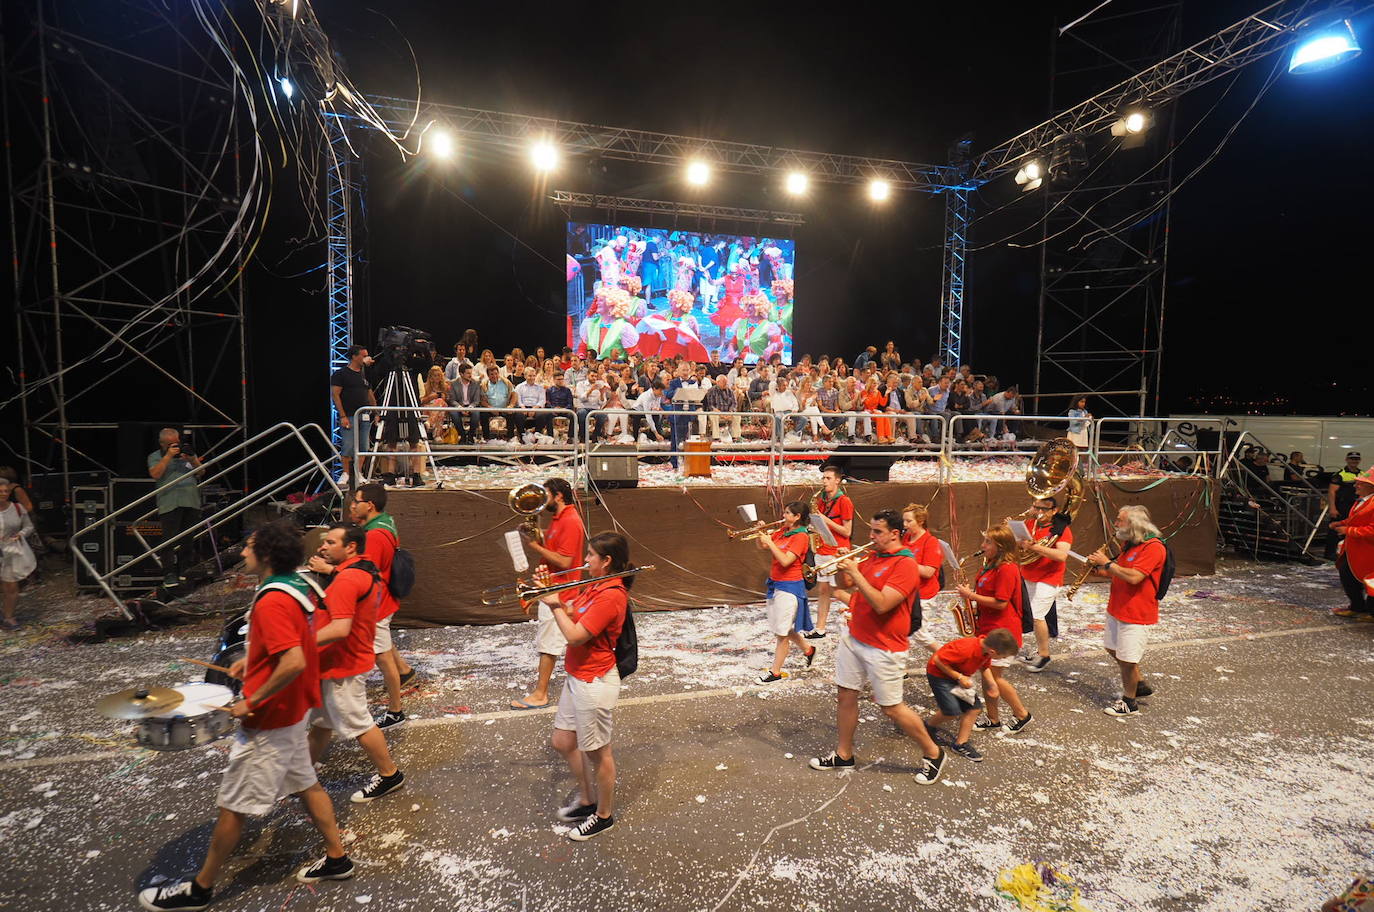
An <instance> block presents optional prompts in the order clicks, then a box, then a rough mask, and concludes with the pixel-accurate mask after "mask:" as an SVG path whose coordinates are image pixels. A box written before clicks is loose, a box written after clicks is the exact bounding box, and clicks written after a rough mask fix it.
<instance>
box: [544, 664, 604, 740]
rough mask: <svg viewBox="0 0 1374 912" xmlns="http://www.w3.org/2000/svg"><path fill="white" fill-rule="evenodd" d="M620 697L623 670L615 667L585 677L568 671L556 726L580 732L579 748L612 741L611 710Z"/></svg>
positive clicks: (555, 722) (557, 713)
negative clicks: (591, 676)
mask: <svg viewBox="0 0 1374 912" xmlns="http://www.w3.org/2000/svg"><path fill="white" fill-rule="evenodd" d="M619 699H620V672H618V671H616V670H615V669H614V668H612V669H611V670H610V671H608V672H606V673H605V674H604V675H602V676H601V677H599V678H596V679H595V680H592V681H583V680H581V679H579V678H574V677H573V676H572V675H568V676H567V678H566V683H564V685H563V693H561V694H560V695H559V697H558V711H557V712H555V713H554V714H553V727H554V728H556V729H559V730H561V731H570V732H577V749H578V750H583V751H594V750H597V749H598V748H602V747H605V746H606V745H607V744H610V743H611V732H612V730H613V729H614V726H613V724H612V723H611V710H613V709H615V704H616V701H618V700H619Z"/></svg>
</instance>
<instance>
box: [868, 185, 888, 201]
mask: <svg viewBox="0 0 1374 912" xmlns="http://www.w3.org/2000/svg"><path fill="white" fill-rule="evenodd" d="M891 195H892V185H891V184H889V183H888V182H887V181H885V180H878V179H874V180H871V181H869V182H868V198H869V199H871V200H873V202H875V203H881V202H882V201H883V200H885V199H887V198H888V197H889V196H891Z"/></svg>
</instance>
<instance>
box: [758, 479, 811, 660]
mask: <svg viewBox="0 0 1374 912" xmlns="http://www.w3.org/2000/svg"><path fill="white" fill-rule="evenodd" d="M810 519H811V510H810V509H809V508H808V507H807V506H806V504H804V503H802V502H801V501H800V500H797V501H793V502H792V503H790V504H788V505H787V506H785V507H783V508H782V528H781V529H779V530H777V531H776V532H774V533H773V534H772V535H771V536H768V535H760V536H758V539H757V540H758V543H759V549H760V550H763V551H768V552H771V553H772V555H773V565H772V566H771V567H770V568H769V570H768V629H769V630H770V631H772V633H773V636H775V637H776V638H777V644H776V646H775V648H774V649H773V664H772V666H771V667H770V668H769V669H768V671H767V672H766V673H765V674H761V675H759V676H758V678H757V679H756V680H757V681H758V683H760V684H772V683H773V682H775V681H781V680H782V679H783V678H785V677H787V672H785V671H783V670H782V663H783V662H785V661H786V660H787V653H788V650H789V643H795V644H796V646H797V648H798V649H800V650H801V653H802V655H803V656H804V657H805V658H806V667H807V668H810V667H811V663H812V662H813V661H815V658H816V647H815V646H812V647H811V648H810V649H807V648H806V643H804V642H802V638H801V635H800V634H799V633H797V631H798V630H806V629H807V628H808V627H810V626H811V625H810V620H811V614H810V612H809V611H808V610H807V605H806V584H805V583H804V582H802V567H803V565H804V564H805V563H806V552H807V550H808V549H809V548H810V547H811V536H810V535H809V534H808V532H807V522H809V521H810Z"/></svg>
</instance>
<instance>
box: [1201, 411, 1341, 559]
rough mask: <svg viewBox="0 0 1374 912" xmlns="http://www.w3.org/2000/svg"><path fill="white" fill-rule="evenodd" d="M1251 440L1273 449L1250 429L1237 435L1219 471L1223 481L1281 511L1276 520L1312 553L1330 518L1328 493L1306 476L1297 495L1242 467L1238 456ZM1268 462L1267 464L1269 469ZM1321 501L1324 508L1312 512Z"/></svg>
mask: <svg viewBox="0 0 1374 912" xmlns="http://www.w3.org/2000/svg"><path fill="white" fill-rule="evenodd" d="M1247 440H1248V441H1249V444H1250V445H1251V446H1257V447H1260V448H1261V449H1263V450H1264V451H1265V452H1266V453H1268V452H1269V448H1268V447H1266V446H1265V445H1264V443H1263V442H1262V441H1261V440H1260V439H1259V438H1258V437H1256V436H1255V435H1254V434H1252V433H1250V432H1249V431H1242V432H1241V433H1240V434H1239V435H1238V436H1237V437H1236V442H1235V445H1234V446H1232V447H1231V451H1230V453H1228V454H1227V456H1226V459H1225V461H1224V462H1222V463H1221V466H1220V468H1219V469H1218V470H1217V477H1218V478H1219V479H1221V480H1222V482H1223V483H1225V484H1230V485H1234V486H1235V487H1236V488H1237V489H1239V490H1240V491H1242V492H1244V493H1245V495H1246V496H1247V497H1250V498H1252V499H1253V500H1254V501H1255V502H1256V504H1257V506H1258V507H1259V508H1260V509H1263V510H1264V511H1265V512H1266V513H1269V514H1270V515H1271V516H1272V515H1274V514H1279V515H1278V516H1275V521H1276V522H1279V523H1280V524H1281V526H1282V528H1283V529H1284V532H1285V533H1286V534H1287V535H1289V537H1290V538H1292V539H1293V540H1294V541H1295V542H1297V543H1300V547H1301V549H1302V552H1303V553H1304V554H1306V553H1308V552H1309V551H1310V550H1311V548H1312V541H1313V539H1315V538H1316V537H1317V533H1318V532H1319V531H1321V528H1322V524H1323V523H1324V522H1325V521H1326V515H1327V512H1328V511H1329V509H1330V504H1329V503H1327V501H1326V495H1325V492H1323V491H1321V489H1319V488H1317V487H1316V486H1315V485H1313V484H1312V483H1311V482H1309V481H1307V480H1306V479H1303V481H1302V486H1300V487H1299V488H1298V491H1297V493H1298V494H1299V496H1296V497H1295V496H1293V494H1292V493H1290V492H1284V491H1280V490H1278V489H1277V488H1276V487H1275V486H1274V484H1273V483H1271V482H1270V481H1269V479H1268V478H1267V477H1266V478H1260V477H1259V475H1258V474H1256V473H1255V472H1254V471H1253V470H1252V469H1249V468H1242V467H1241V465H1240V463H1239V461H1238V460H1237V459H1236V456H1237V455H1238V454H1239V453H1240V452H1241V448H1242V447H1244V446H1246V441H1247ZM1267 465H1268V464H1267V463H1266V468H1267ZM1317 504H1320V509H1319V510H1317V511H1316V515H1315V516H1314V515H1312V514H1313V510H1312V508H1313V507H1314V506H1316V505H1317ZM1327 534H1330V533H1329V532H1328V533H1327Z"/></svg>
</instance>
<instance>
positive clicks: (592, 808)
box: [558, 801, 596, 823]
mask: <svg viewBox="0 0 1374 912" xmlns="http://www.w3.org/2000/svg"><path fill="white" fill-rule="evenodd" d="M595 813H596V802H595V801H593V802H592V803H591V804H570V805H568V806H567V807H563V808H559V809H558V819H559V820H563V821H566V822H568V823H577V822H578V821H579V820H586V819H587V818H588V817H590V816H592V815H593V814H595Z"/></svg>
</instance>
